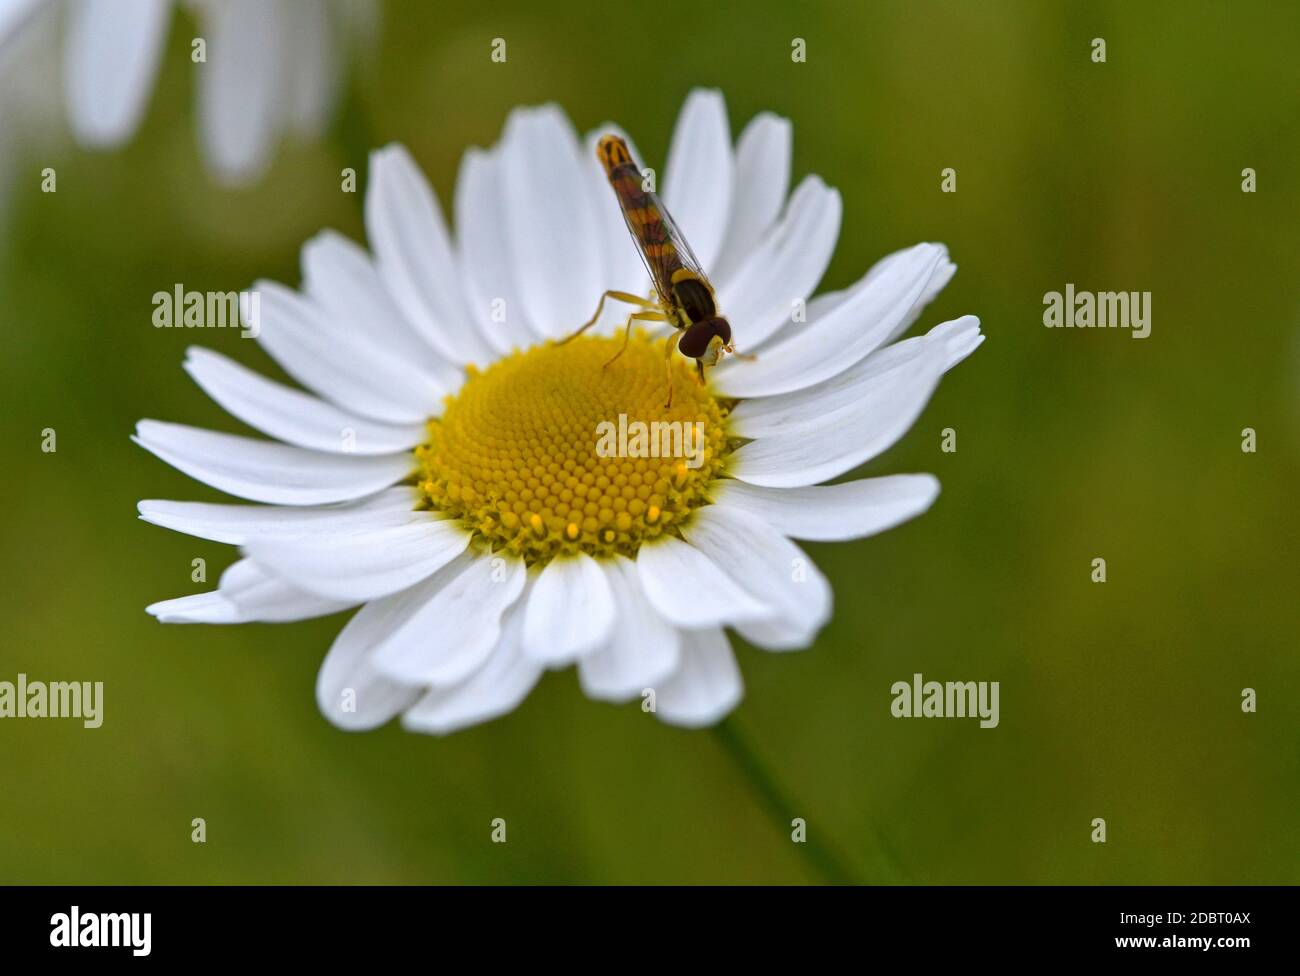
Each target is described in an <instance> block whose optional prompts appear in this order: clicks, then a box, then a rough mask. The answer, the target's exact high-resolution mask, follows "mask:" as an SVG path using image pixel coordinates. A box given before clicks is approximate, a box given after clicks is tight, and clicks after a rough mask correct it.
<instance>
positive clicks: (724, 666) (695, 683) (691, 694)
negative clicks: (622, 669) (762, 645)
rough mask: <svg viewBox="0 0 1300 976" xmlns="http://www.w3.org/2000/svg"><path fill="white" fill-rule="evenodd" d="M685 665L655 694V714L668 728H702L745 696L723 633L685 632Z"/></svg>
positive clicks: (714, 630)
mask: <svg viewBox="0 0 1300 976" xmlns="http://www.w3.org/2000/svg"><path fill="white" fill-rule="evenodd" d="M681 636H682V663H681V666H680V667H679V668H678V669H677V672H676V673H675V674H674V675H673V676H672V677H671V678H669V679H668V681H666V682H665V683H664V684H663V685H662V686H661V687H660V688H658V689H657V690H656V692H655V714H656V715H657V716H658V717H659V719H660V721H663V722H667V723H668V724H669V725H682V726H685V727H687V728H692V729H694V728H701V727H703V726H705V725H712V724H713V723H714V722H717V721H718V720H719V719H721V718H722V717H723V716H724V715H726V714H727V713H728V712H730V711H731V710H732V709H733V708H735V707H736V706H737V705H738V704H739V703H740V699H741V697H742V696H743V695H744V694H745V684H744V682H743V681H742V680H741V677H740V668H739V666H737V664H736V656H735V655H734V654H732V653H731V645H730V644H728V643H727V637H726V635H725V634H723V632H722V631H721V630H718V629H717V628H710V629H708V630H687V631H683V632H682V635H681Z"/></svg>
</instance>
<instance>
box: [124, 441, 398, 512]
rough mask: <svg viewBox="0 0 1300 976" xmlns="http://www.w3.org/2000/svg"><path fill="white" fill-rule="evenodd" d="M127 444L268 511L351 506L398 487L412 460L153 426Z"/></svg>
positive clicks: (395, 456) (394, 456)
mask: <svg viewBox="0 0 1300 976" xmlns="http://www.w3.org/2000/svg"><path fill="white" fill-rule="evenodd" d="M132 439H133V440H134V441H135V442H136V443H137V444H139V445H140V446H141V447H143V448H144V449H145V450H147V451H150V452H151V453H153V454H154V455H155V456H157V457H159V458H161V459H162V460H164V461H166V462H167V463H168V464H170V465H171V466H172V467H174V468H176V469H177V470H179V471H183V472H184V473H185V474H187V475H189V476H190V477H191V478H194V479H196V480H198V481H202V482H203V483H204V484H207V485H211V486H212V487H213V488H220V489H221V490H222V491H224V492H226V493H227V494H231V495H235V496H237V497H239V498H247V499H249V500H250V501H255V502H269V503H271V504H273V505H328V504H330V503H331V502H343V501H351V500H352V499H354V498H361V497H363V496H365V495H373V494H374V493H375V492H377V491H381V490H382V489H384V488H387V487H389V486H390V485H392V484H393V483H394V482H397V481H401V480H402V479H404V478H406V477H407V476H408V475H409V474H411V472H412V471H413V470H414V467H415V457H414V455H412V454H382V455H378V456H376V457H354V456H351V455H338V454H322V453H321V452H319V451H309V450H306V449H305V448H301V447H290V446H288V445H287V444H275V443H272V442H270V441H258V440H253V439H251V438H248V437H239V436H237V435H235V434H220V433H217V432H216V431H212V430H203V429H201V428H198V427H187V426H186V425H184V424H167V423H163V422H162V421H158V420H142V421H140V423H139V424H137V425H136V435H135V437H134V438H132Z"/></svg>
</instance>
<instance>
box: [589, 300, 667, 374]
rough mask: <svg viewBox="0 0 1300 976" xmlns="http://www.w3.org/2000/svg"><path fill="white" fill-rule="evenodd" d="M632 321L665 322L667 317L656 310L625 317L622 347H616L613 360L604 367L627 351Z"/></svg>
mask: <svg viewBox="0 0 1300 976" xmlns="http://www.w3.org/2000/svg"><path fill="white" fill-rule="evenodd" d="M633 320H637V321H642V322H667V321H668V316H667V315H665V314H664V313H663V312H660V311H659V310H657V309H653V310H646V311H641V312H633V313H632V314H631V315H629V316H628V317H627V325H625V326H623V345H621V346H619V347H618V352H616V353H614V356H613V358H612V359H610V360H609V362H607V363H605V366H609V364H610V363H612V362H613V361H614V360H615V359H617V358H618V357H619V356H621V355H623V353H624V352H626V351H627V340H628V339H629V338H630V337H631V335H632V322H633ZM605 366H602V367H601V368H602V369H604V368H605Z"/></svg>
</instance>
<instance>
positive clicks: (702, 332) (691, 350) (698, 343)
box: [677, 319, 713, 359]
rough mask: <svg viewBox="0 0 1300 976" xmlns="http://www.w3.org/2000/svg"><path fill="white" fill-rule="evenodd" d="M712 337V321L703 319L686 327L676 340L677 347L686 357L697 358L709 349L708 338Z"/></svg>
mask: <svg viewBox="0 0 1300 976" xmlns="http://www.w3.org/2000/svg"><path fill="white" fill-rule="evenodd" d="M712 338H713V322H712V320H710V319H705V320H704V321H703V322H694V323H692V324H691V325H688V326H687V327H686V331H685V332H683V333H682V337H681V338H680V339H678V340H677V349H678V350H679V351H680V352H681V354H682V355H683V356H686V357H687V358H688V359H699V358H700V357H701V356H703V355H704V354H705V353H706V352H708V351H709V340H710V339H712Z"/></svg>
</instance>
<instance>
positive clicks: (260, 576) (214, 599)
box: [145, 559, 353, 624]
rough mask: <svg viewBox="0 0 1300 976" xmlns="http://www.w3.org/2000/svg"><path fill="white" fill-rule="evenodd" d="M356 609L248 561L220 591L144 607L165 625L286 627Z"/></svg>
mask: <svg viewBox="0 0 1300 976" xmlns="http://www.w3.org/2000/svg"><path fill="white" fill-rule="evenodd" d="M350 606H353V604H352V603H349V602H346V601H342V600H330V599H327V598H325V597H320V596H315V595H314V594H311V593H304V592H303V591H302V590H296V589H294V588H293V587H292V586H290V585H289V584H287V583H285V582H284V581H283V580H280V579H276V578H275V577H273V576H271V575H269V574H268V573H267V572H266V571H265V570H264V569H262V568H261V567H259V566H257V565H256V564H254V563H253V562H252V560H249V559H241V560H240V561H239V562H237V563H234V564H233V565H231V566H230V567H229V568H228V569H227V570H226V571H225V572H224V573H222V574H221V582H220V583H218V584H217V589H216V590H213V591H212V592H210V593H196V594H194V595H193V596H183V597H179V598H177V599H175V600H163V601H161V602H159V603H154V604H151V605H150V606H148V607H145V612H146V613H150V614H152V615H153V616H155V617H157V618H158V621H159V622H160V623H164V624H244V623H251V622H254V621H258V622H261V623H284V622H288V621H292V620H307V619H310V618H312V617H324V616H326V615H327V614H331V613H338V612H339V611H340V610H346V609H347V608H348V607H350Z"/></svg>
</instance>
